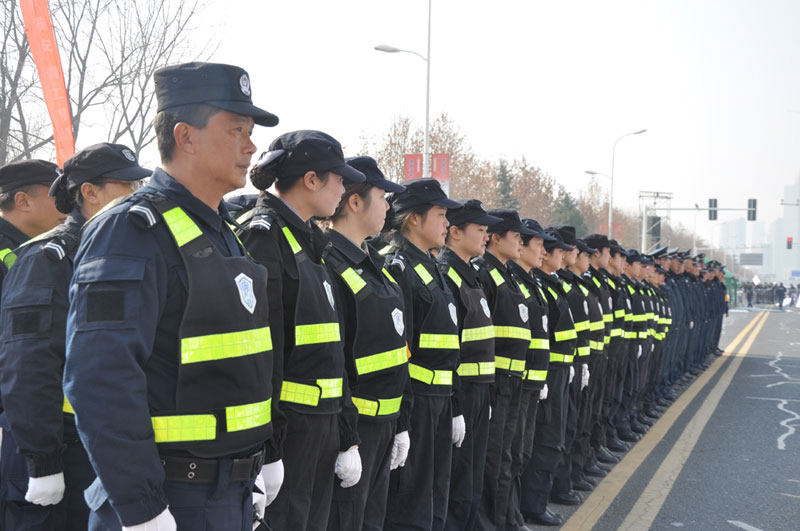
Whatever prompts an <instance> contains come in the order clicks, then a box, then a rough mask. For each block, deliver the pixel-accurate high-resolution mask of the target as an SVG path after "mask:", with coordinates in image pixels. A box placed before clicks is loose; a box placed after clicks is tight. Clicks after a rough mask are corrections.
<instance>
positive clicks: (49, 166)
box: [0, 160, 65, 529]
mask: <svg viewBox="0 0 800 531" xmlns="http://www.w3.org/2000/svg"><path fill="white" fill-rule="evenodd" d="M59 172H60V170H59V168H58V166H56V165H55V164H53V163H52V162H47V161H44V160H24V161H19V162H12V163H10V164H6V165H5V166H2V167H0V291H2V286H3V278H4V277H5V274H6V272H7V271H8V270H7V268H6V266H5V264H4V263H3V262H5V261H6V260H9V263H13V261H14V259H15V255H14V252H13V251H14V249H16V248H17V247H19V246H20V245H22V244H23V243H25V242H26V241H27V240H29V239H30V238H33V237H34V236H38V235H39V234H41V233H43V232H46V231H48V230H50V229H52V228H53V227H54V226H56V225H58V224H59V223H61V222H62V221H64V219H65V216H64V215H63V214H62V213H61V212H59V211H58V210H57V209H56V207H55V203H54V201H53V198H52V197H50V196H49V195H48V193H47V192H48V190H49V189H50V185H51V184H52V183H53V181H54V180H55V179H56V177H58V175H59ZM0 446H1V449H0V514H5V513H6V510H5V508H4V505H5V500H6V499H8V498H15V499H22V498H23V497H24V495H25V489H26V488H27V477H28V476H27V471H26V470H25V468H24V464H23V463H21V462H20V461H19V460H18V459H14V457H13V456H15V454H16V450H17V446H16V444H15V443H14V438H13V437H12V435H11V430H10V428H9V426H8V422H7V421H6V419H5V415H4V414H3V401H2V397H0ZM4 455H9V456H12V457H10V458H8V459H4V458H3V456H4ZM15 465H17V466H15ZM20 465H23V466H20ZM20 485H21V486H20ZM0 529H3V522H2V518H0Z"/></svg>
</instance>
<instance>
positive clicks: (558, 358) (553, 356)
mask: <svg viewBox="0 0 800 531" xmlns="http://www.w3.org/2000/svg"><path fill="white" fill-rule="evenodd" d="M573 359H575V356H573V355H570V354H557V353H555V352H551V353H550V361H551V362H557V363H572V360H573Z"/></svg>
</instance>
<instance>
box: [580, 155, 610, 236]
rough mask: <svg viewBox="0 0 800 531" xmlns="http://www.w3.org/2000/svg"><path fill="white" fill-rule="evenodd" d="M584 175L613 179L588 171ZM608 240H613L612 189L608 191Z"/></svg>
mask: <svg viewBox="0 0 800 531" xmlns="http://www.w3.org/2000/svg"><path fill="white" fill-rule="evenodd" d="M583 173H587V174H589V175H591V176H592V177H594V176H596V175H602V176H603V177H605V178H607V179H611V177H610V176H609V175H606V174H605V173H600V172H596V171H592V170H586V171H585V172H583ZM611 182H612V183H613V182H614V181H613V180H612V181H611ZM608 239H611V188H609V189H608Z"/></svg>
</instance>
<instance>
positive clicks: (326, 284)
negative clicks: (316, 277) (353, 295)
mask: <svg viewBox="0 0 800 531" xmlns="http://www.w3.org/2000/svg"><path fill="white" fill-rule="evenodd" d="M322 287H324V288H325V294H326V295H327V296H328V302H329V303H331V308H333V309H334V310H335V309H336V304H335V303H334V301H333V290H332V289H331V285H330V283H329V282H328V281H327V280H323V281H322Z"/></svg>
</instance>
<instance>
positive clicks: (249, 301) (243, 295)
mask: <svg viewBox="0 0 800 531" xmlns="http://www.w3.org/2000/svg"><path fill="white" fill-rule="evenodd" d="M233 281H234V282H236V288H237V289H238V290H239V300H240V301H242V306H244V309H245V310H247V311H248V312H250V313H253V312H254V311H256V294H255V293H254V292H253V279H252V278H250V277H248V276H247V275H245V274H244V273H239V274H238V275H237V276H236V278H234V279H233Z"/></svg>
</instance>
